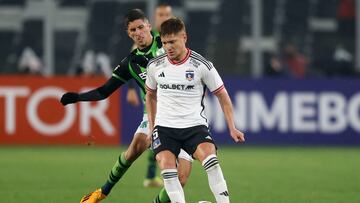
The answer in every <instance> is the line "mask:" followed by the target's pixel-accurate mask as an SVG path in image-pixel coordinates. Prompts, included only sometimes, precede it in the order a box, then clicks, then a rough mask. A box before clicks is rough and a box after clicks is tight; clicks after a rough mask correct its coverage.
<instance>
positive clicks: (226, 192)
mask: <svg viewBox="0 0 360 203" xmlns="http://www.w3.org/2000/svg"><path fill="white" fill-rule="evenodd" d="M220 195H224V196H225V197H228V196H229V193H228V191H225V192H222V193H220Z"/></svg>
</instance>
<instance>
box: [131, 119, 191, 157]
mask: <svg viewBox="0 0 360 203" xmlns="http://www.w3.org/2000/svg"><path fill="white" fill-rule="evenodd" d="M138 133H142V134H145V135H147V134H149V122H148V116H147V114H144V116H143V119H142V121H141V123H140V125H139V127H138V128H137V129H136V132H135V134H138ZM178 159H185V160H187V161H190V162H193V161H194V159H193V158H192V157H191V156H190V155H189V154H188V153H187V152H185V151H184V150H183V149H181V150H180V153H179V155H178Z"/></svg>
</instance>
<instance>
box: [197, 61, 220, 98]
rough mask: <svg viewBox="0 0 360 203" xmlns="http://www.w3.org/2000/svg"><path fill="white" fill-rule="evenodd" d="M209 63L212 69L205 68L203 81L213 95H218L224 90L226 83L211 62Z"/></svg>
mask: <svg viewBox="0 0 360 203" xmlns="http://www.w3.org/2000/svg"><path fill="white" fill-rule="evenodd" d="M209 63H210V67H208V66H204V67H203V70H202V71H203V77H202V81H203V82H204V84H205V85H206V86H207V87H208V89H209V90H210V92H212V93H213V94H216V93H217V92H219V91H221V90H222V89H224V83H223V81H222V79H221V77H220V75H219V73H218V72H217V70H216V69H215V67H214V66H213V64H212V63H211V62H209Z"/></svg>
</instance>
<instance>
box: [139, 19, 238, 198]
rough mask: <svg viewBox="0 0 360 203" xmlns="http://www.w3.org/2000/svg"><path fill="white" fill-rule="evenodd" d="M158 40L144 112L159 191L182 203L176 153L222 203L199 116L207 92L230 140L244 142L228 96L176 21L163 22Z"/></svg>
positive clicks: (222, 186) (218, 173)
mask: <svg viewBox="0 0 360 203" xmlns="http://www.w3.org/2000/svg"><path fill="white" fill-rule="evenodd" d="M160 36H161V41H162V43H163V47H164V49H165V51H166V54H164V55H161V56H159V57H156V58H154V59H153V60H151V61H150V62H149V63H148V66H147V79H146V89H147V94H146V107H147V110H148V117H149V125H150V129H153V130H152V135H151V139H152V149H153V150H154V152H155V154H156V159H157V161H158V164H159V167H160V169H161V174H162V176H163V179H164V185H165V189H166V191H167V193H168V195H169V197H170V199H171V202H177V203H185V195H184V191H183V189H182V187H181V184H180V182H179V178H178V171H177V169H176V157H177V155H178V154H179V152H180V149H181V148H182V149H184V150H185V151H186V152H187V153H189V154H191V155H192V156H193V157H194V158H196V159H197V160H199V161H200V162H201V163H202V165H203V167H204V169H205V171H206V172H207V175H208V181H209V185H210V189H211V191H212V192H213V194H214V196H215V199H216V201H217V202H218V203H228V202H229V201H230V200H229V193H228V188H227V185H226V182H225V179H224V176H223V173H222V170H221V168H220V165H219V161H218V159H217V156H216V146H215V143H214V141H213V139H212V137H211V134H210V131H209V128H208V123H207V119H206V116H205V115H204V108H205V107H204V104H203V99H204V95H205V91H206V88H208V89H209V90H210V91H211V92H212V93H213V94H214V95H215V96H216V97H217V98H218V100H219V103H220V105H221V107H222V109H223V112H224V114H225V119H226V122H227V125H228V128H229V132H230V135H231V137H232V138H233V139H234V141H235V142H244V141H245V138H244V134H243V133H242V132H240V131H239V130H237V129H236V127H235V124H234V117H233V108H232V104H231V100H230V97H229V95H228V93H227V91H226V89H225V87H224V84H223V81H222V79H221V77H220V76H219V74H218V72H217V71H216V69H215V68H214V66H213V65H212V63H211V62H209V61H207V60H206V59H205V58H203V57H202V56H200V55H199V54H197V53H196V52H194V51H192V50H190V49H188V48H187V47H186V41H187V34H186V30H185V25H184V23H183V22H182V21H181V20H180V19H177V18H172V19H169V20H167V21H165V22H164V23H163V24H162V25H161V30H160Z"/></svg>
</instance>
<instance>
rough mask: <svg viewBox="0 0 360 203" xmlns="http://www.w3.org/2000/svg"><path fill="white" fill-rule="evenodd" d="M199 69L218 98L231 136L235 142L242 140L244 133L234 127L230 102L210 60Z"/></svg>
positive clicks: (205, 81) (204, 80)
mask: <svg viewBox="0 0 360 203" xmlns="http://www.w3.org/2000/svg"><path fill="white" fill-rule="evenodd" d="M201 71H202V80H203V82H204V83H205V84H206V86H207V87H208V88H209V90H210V91H211V92H212V93H213V94H214V95H215V96H216V97H217V98H218V100H219V103H220V106H221V108H222V110H223V112H224V115H225V119H226V123H227V125H228V128H229V131H230V135H231V137H232V138H233V139H234V141H235V142H244V141H245V138H244V133H242V132H241V131H239V130H238V129H236V127H235V122H234V113H233V107H232V103H231V100H230V97H229V94H228V93H227V91H226V89H225V86H224V83H223V81H222V79H221V77H220V75H219V73H218V72H217V70H216V69H215V67H214V66H213V64H212V63H211V62H208V63H204V65H203V66H202V69H201Z"/></svg>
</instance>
